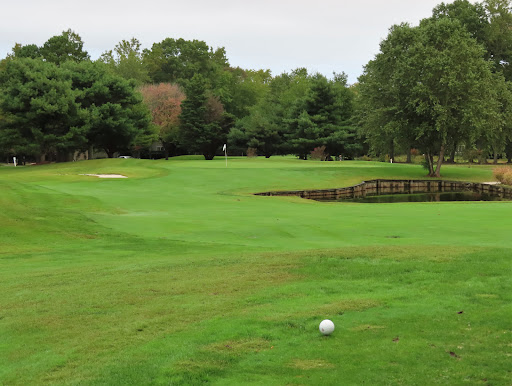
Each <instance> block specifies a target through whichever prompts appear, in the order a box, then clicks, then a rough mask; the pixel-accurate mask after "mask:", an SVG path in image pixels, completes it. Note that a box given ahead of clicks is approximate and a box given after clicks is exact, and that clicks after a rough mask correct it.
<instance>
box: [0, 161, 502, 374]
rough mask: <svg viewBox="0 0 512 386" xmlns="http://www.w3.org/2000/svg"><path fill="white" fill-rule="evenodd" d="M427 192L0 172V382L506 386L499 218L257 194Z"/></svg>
mask: <svg viewBox="0 0 512 386" xmlns="http://www.w3.org/2000/svg"><path fill="white" fill-rule="evenodd" d="M443 172H444V177H445V178H446V179H450V180H464V181H475V182H477V181H490V180H492V170H491V168H490V167H477V166H472V167H471V168H468V167H467V166H465V167H456V166H448V165H447V166H446V167H443ZM80 174H122V175H125V176H127V177H128V178H126V179H116V180H108V179H98V178H96V177H91V176H83V175H80ZM424 175H425V171H424V170H423V169H422V168H421V167H420V166H417V165H400V164H393V165H390V164H383V163H373V162H345V161H344V162H325V163H321V162H309V161H308V162H304V161H300V160H296V159H293V158H286V157H276V158H274V157H272V158H270V159H245V158H239V159H237V158H234V159H230V160H229V164H228V167H227V168H226V167H225V164H224V160H223V159H220V158H219V159H215V160H214V161H202V160H200V159H198V158H194V157H180V158H176V159H172V160H169V161H164V160H162V161H149V160H147V161H145V160H135V159H122V160H119V159H116V160H98V161H83V162H76V163H67V164H54V165H46V166H38V167H25V168H16V169H14V168H12V167H1V168H0V186H1V187H0V191H1V192H0V193H1V194H0V221H1V224H2V232H1V233H0V268H1V269H0V291H1V293H2V297H1V298H0V336H1V337H2V339H1V341H0V363H1V364H2V365H1V366H0V384H2V383H4V384H27V383H36V384H48V383H54V384H61V383H66V384H76V383H85V384H105V383H106V384H169V383H174V384H196V383H201V382H206V381H210V382H214V383H219V384H240V383H261V384H339V383H340V382H341V381H343V382H344V383H349V384H350V383H363V382H366V383H378V384H382V383H399V382H400V383H407V384H411V383H412V384H414V383H417V384H424V383H463V382H470V383H478V382H489V383H493V384H508V383H509V381H510V372H509V371H510V366H508V363H509V360H510V357H509V356H508V355H509V354H508V352H509V348H510V343H511V335H510V334H511V331H510V325H509V323H508V320H509V319H510V314H511V313H510V311H511V310H510V306H509V305H510V300H511V299H510V294H511V288H510V287H511V286H510V273H511V261H510V259H511V252H512V240H511V238H510V232H511V230H512V222H511V221H510V218H511V215H512V203H507V202H476V203H472V202H454V203H448V202H443V203H399V204H383V205H369V206H368V205H361V204H351V203H343V204H339V203H320V202H314V201H309V200H303V199H300V198H295V197H293V198H292V197H258V196H254V195H253V193H256V192H261V191H271V190H291V189H322V188H332V187H340V186H350V185H354V184H356V183H359V182H361V181H362V180H369V179H375V178H389V179H394V178H396V179H403V178H424ZM325 318H329V319H331V320H333V321H334V323H335V324H336V330H335V332H334V334H333V335H332V336H330V337H322V336H321V335H320V334H319V332H318V324H319V323H320V321H321V320H322V319H325ZM484 380H485V381H484Z"/></svg>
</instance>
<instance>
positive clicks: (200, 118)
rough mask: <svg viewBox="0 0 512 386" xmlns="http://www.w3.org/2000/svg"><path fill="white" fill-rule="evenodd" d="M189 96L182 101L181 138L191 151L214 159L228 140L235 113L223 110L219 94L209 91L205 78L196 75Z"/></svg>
mask: <svg viewBox="0 0 512 386" xmlns="http://www.w3.org/2000/svg"><path fill="white" fill-rule="evenodd" d="M185 93H186V95H187V98H186V99H185V101H183V103H182V105H181V115H180V124H181V126H180V138H181V143H182V144H183V146H185V147H187V148H188V150H189V151H191V152H198V153H201V154H203V156H204V158H205V159H207V160H212V159H213V158H214V157H215V154H216V152H217V151H218V149H219V148H220V146H221V145H222V144H223V143H225V142H226V139H227V135H228V133H229V130H230V129H231V127H232V126H233V124H234V117H233V116H232V115H231V114H228V113H226V112H224V108H223V106H222V104H221V102H220V101H219V99H218V98H216V97H214V96H213V95H211V94H209V93H208V89H207V83H206V80H205V79H204V78H203V77H202V76H201V75H199V74H196V75H194V77H193V78H192V80H191V81H190V82H189V85H188V87H187V88H186V89H185Z"/></svg>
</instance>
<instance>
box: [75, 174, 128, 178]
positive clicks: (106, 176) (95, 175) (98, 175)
mask: <svg viewBox="0 0 512 386" xmlns="http://www.w3.org/2000/svg"><path fill="white" fill-rule="evenodd" d="M80 175H81V176H92V177H98V178H128V177H126V176H123V175H122V174H80Z"/></svg>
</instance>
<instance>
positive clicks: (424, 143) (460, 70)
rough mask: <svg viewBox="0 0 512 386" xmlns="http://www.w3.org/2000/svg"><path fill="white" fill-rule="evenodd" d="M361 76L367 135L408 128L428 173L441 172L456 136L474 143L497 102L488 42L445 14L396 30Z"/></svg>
mask: <svg viewBox="0 0 512 386" xmlns="http://www.w3.org/2000/svg"><path fill="white" fill-rule="evenodd" d="M360 81H361V89H360V91H361V98H362V100H363V105H364V106H365V108H364V119H363V123H364V125H365V127H366V130H367V132H370V133H371V134H370V136H369V138H370V140H372V138H377V137H378V135H379V133H380V132H383V133H384V136H393V135H395V136H402V135H403V134H404V133H411V134H412V136H411V137H410V138H411V139H412V138H414V140H415V141H416V144H417V146H418V147H419V148H420V149H421V150H422V151H423V152H424V153H425V156H426V162H427V165H428V168H429V175H431V176H437V177H439V176H440V170H441V165H442V163H443V161H444V155H445V153H446V150H447V148H448V147H449V146H451V145H452V144H453V143H454V142H455V141H464V142H466V143H468V144H469V143H472V142H474V140H475V139H476V138H477V136H478V134H479V133H480V131H481V130H482V129H483V128H484V127H485V117H487V116H489V114H492V113H493V112H494V111H496V108H497V103H496V100H495V99H494V98H493V94H492V92H491V91H492V88H493V82H492V74H491V71H490V65H489V63H488V62H487V61H485V59H484V48H483V47H482V46H481V45H479V44H478V43H477V42H476V40H475V39H473V38H472V37H471V36H470V34H469V33H468V32H467V30H466V29H465V28H464V27H463V26H462V25H461V23H460V22H459V21H457V20H451V19H448V18H441V19H437V20H436V19H429V20H424V21H423V22H422V23H421V24H420V26H419V27H416V28H413V29H412V28H410V27H409V26H407V25H402V26H397V27H394V28H392V29H391V31H390V35H389V36H388V39H386V41H384V42H383V43H382V45H381V53H379V54H378V55H377V56H376V58H375V60H373V61H371V62H370V63H369V64H368V65H367V66H366V68H365V73H364V75H363V76H362V77H361V78H360ZM381 91H382V92H381ZM378 98H382V99H383V100H384V102H380V103H379V102H377V99H378ZM382 127H384V130H382V129H381V128H382ZM386 127H388V129H386ZM404 137H405V136H404ZM434 155H437V156H438V161H437V165H434Z"/></svg>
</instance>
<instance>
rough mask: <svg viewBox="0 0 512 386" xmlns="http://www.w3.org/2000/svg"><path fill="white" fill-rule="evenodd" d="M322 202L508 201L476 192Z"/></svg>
mask: <svg viewBox="0 0 512 386" xmlns="http://www.w3.org/2000/svg"><path fill="white" fill-rule="evenodd" d="M316 201H322V202H360V203H370V204H371V203H377V204H381V203H394V202H442V201H509V200H507V199H504V198H501V197H496V196H491V195H489V194H486V193H477V192H444V193H416V194H386V195H381V196H366V197H360V198H351V199H350V198H349V199H347V198H341V199H337V200H332V199H316Z"/></svg>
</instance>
